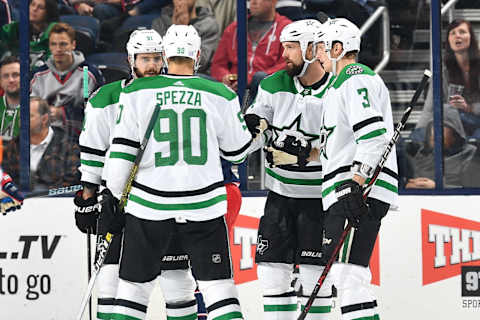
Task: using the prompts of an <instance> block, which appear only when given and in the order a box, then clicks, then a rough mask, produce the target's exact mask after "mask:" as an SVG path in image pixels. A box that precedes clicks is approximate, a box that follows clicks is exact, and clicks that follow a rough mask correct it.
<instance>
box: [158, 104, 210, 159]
mask: <svg viewBox="0 0 480 320" xmlns="http://www.w3.org/2000/svg"><path fill="white" fill-rule="evenodd" d="M181 117H182V128H183V130H182V132H181V134H182V136H181V137H180V136H179V131H178V113H177V112H175V111H174V110H172V109H164V110H160V113H159V115H158V121H157V123H156V124H155V127H154V128H153V137H154V138H155V140H156V141H157V142H165V141H166V142H169V143H170V155H169V156H167V157H164V156H163V155H162V153H161V152H156V153H155V167H161V166H173V165H175V164H176V163H177V162H178V159H179V153H180V152H179V141H180V139H182V140H181V141H183V160H184V161H185V162H186V163H187V164H191V165H203V164H205V163H206V162H207V154H208V150H207V121H206V120H207V114H206V113H205V111H203V110H201V109H186V110H185V111H183V112H182V114H181ZM163 119H167V121H168V131H167V132H162V130H161V123H162V120H163ZM164 121H165V120H163V122H164ZM193 122H197V123H198V125H197V126H195V127H194V128H198V132H194V133H193V135H194V136H198V137H199V139H198V141H199V144H200V145H199V146H198V147H197V150H199V151H200V154H199V155H193V151H192V123H193ZM196 140H197V139H196Z"/></svg>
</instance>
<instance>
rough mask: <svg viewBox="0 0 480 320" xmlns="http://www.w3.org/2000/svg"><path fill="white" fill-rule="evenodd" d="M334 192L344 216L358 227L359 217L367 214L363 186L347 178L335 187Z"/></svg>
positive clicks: (362, 217)
mask: <svg viewBox="0 0 480 320" xmlns="http://www.w3.org/2000/svg"><path fill="white" fill-rule="evenodd" d="M335 194H336V196H337V200H338V204H339V205H340V206H342V210H343V211H344V212H345V216H346V217H347V218H348V220H349V221H350V223H351V224H352V225H353V226H354V227H355V228H358V226H359V225H360V221H361V219H364V218H366V217H367V215H368V207H367V204H366V203H365V200H363V188H362V187H361V186H360V185H359V184H358V183H357V182H355V181H353V180H348V181H346V182H344V183H342V184H341V185H339V186H338V187H336V188H335Z"/></svg>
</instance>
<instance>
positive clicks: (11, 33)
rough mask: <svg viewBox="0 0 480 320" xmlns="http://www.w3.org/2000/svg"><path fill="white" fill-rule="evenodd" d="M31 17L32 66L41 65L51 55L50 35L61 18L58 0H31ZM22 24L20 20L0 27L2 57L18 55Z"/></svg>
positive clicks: (0, 52)
mask: <svg viewBox="0 0 480 320" xmlns="http://www.w3.org/2000/svg"><path fill="white" fill-rule="evenodd" d="M29 17H30V67H31V68H33V67H36V66H41V65H42V64H43V61H46V60H47V58H48V57H49V56H50V51H49V49H48V35H49V34H50V30H51V29H52V27H53V26H54V25H55V24H56V21H58V19H59V15H58V7H57V2H56V0H31V1H30V6H29ZM19 26H20V24H19V22H18V21H14V22H12V23H9V24H6V25H4V26H2V27H1V28H0V57H4V56H7V55H18V53H19V47H20V44H19V39H20V30H19V28H20V27H19Z"/></svg>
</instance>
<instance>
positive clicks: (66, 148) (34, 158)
mask: <svg viewBox="0 0 480 320" xmlns="http://www.w3.org/2000/svg"><path fill="white" fill-rule="evenodd" d="M19 148H20V144H19V138H18V137H17V138H16V139H13V140H11V141H9V142H7V143H5V144H4V147H3V163H2V167H3V169H4V170H5V171H6V172H8V173H9V174H10V175H11V176H12V178H13V180H14V181H18V179H19V173H20V165H19V163H20V160H19V159H20V149H19ZM79 166H80V149H79V147H78V145H77V144H74V143H72V142H71V140H69V139H68V137H67V136H66V134H65V133H64V132H63V130H61V129H53V128H52V127H51V126H50V124H49V106H48V104H47V102H46V101H45V100H43V99H40V98H38V97H31V98H30V184H31V190H33V191H37V190H44V189H48V188H58V187H59V186H69V185H75V184H79V183H80V173H79V171H78V167H79Z"/></svg>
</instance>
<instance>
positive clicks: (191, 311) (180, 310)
mask: <svg viewBox="0 0 480 320" xmlns="http://www.w3.org/2000/svg"><path fill="white" fill-rule="evenodd" d="M166 311H167V320H176V319H181V320H197V300H192V301H188V302H184V303H167V305H166Z"/></svg>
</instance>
